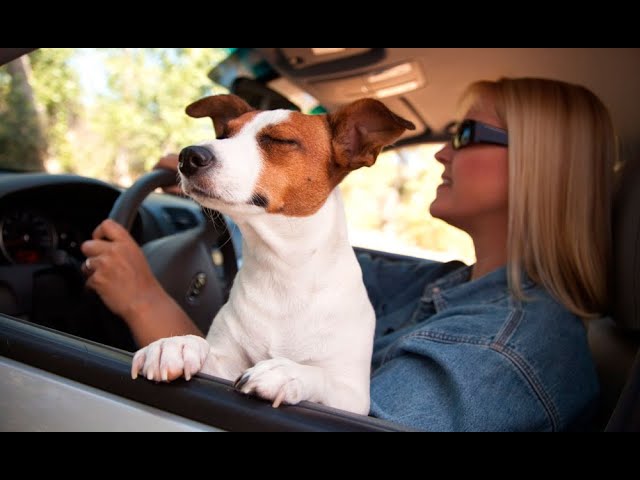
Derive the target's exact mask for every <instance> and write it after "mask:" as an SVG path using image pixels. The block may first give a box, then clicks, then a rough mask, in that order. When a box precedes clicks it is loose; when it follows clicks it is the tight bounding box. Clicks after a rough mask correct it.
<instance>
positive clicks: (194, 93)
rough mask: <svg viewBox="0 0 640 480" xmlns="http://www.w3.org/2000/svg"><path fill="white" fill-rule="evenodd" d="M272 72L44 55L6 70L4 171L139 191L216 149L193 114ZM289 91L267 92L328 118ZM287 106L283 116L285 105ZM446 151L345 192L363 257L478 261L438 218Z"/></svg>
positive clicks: (140, 51)
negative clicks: (378, 253)
mask: <svg viewBox="0 0 640 480" xmlns="http://www.w3.org/2000/svg"><path fill="white" fill-rule="evenodd" d="M230 55H232V56H230ZM227 59H228V60H227ZM225 60H227V61H225ZM221 62H223V63H221ZM247 65H249V68H248V70H247V68H246V66H247ZM215 67H217V68H215ZM265 68H266V67H265V66H264V64H263V63H260V62H259V61H258V60H256V59H255V58H254V57H253V53H252V52H251V49H233V48H169V49H155V48H127V49H39V50H36V51H34V52H32V53H30V54H29V55H24V56H22V57H21V58H19V59H17V60H14V61H13V62H11V63H9V64H7V65H5V66H3V67H0V170H5V171H7V170H8V171H24V172H26V171H47V172H49V173H75V174H79V175H84V176H88V177H93V178H98V179H101V180H104V181H107V182H109V183H112V184H117V185H121V186H124V187H126V186H129V185H131V184H132V183H133V182H134V181H135V180H136V179H137V178H138V177H139V176H140V175H142V174H143V173H145V172H147V171H149V169H150V168H151V167H152V166H153V165H154V164H155V163H156V162H157V161H158V159H159V158H160V157H161V156H163V155H165V154H166V153H170V152H178V151H180V149H181V148H182V147H184V146H185V145H191V144H193V143H197V142H199V141H203V140H206V139H210V138H211V137H212V135H213V130H212V126H211V121H210V120H209V119H208V118H202V119H193V118H190V117H188V116H187V115H185V113H184V108H185V106H186V105H188V104H190V103H191V102H193V101H194V100H195V99H198V98H201V97H203V96H206V95H213V94H218V93H227V91H228V90H227V87H229V86H230V85H231V83H232V81H233V78H235V76H237V75H242V76H248V75H254V76H255V77H258V78H262V77H266V78H269V75H270V72H268V71H266V70H265ZM212 79H213V80H212ZM214 80H215V81H214ZM283 80H284V79H283V78H275V79H273V80H272V81H270V82H269V87H270V88H272V89H274V90H276V91H280V92H282V94H283V95H285V96H286V97H287V98H288V99H291V100H292V101H293V102H295V104H296V105H297V106H299V107H300V108H301V109H302V111H304V112H305V113H319V112H322V111H323V109H322V108H321V106H319V105H318V104H317V101H316V100H315V99H314V98H313V97H311V96H310V95H308V94H307V93H306V92H303V91H302V90H299V89H297V90H296V88H295V86H294V85H291V84H285V83H283ZM218 82H219V83H218ZM249 87H251V84H249ZM245 93H247V94H248V95H251V94H253V93H254V92H252V91H248V92H245ZM258 93H260V92H259V91H258ZM270 97H273V94H272V93H271V94H270ZM263 100H264V98H263ZM278 102H279V103H278V106H275V107H273V108H283V107H282V103H283V102H286V100H278ZM285 108H286V107H285ZM439 148H440V146H439V145H433V144H431V145H427V144H425V145H418V146H415V147H408V148H402V149H397V150H392V151H389V152H385V153H383V154H382V155H381V156H380V157H379V159H378V161H377V162H376V165H375V167H374V168H371V169H368V168H367V169H362V170H360V171H357V172H354V173H353V174H351V175H349V176H348V177H347V179H346V180H345V181H344V182H343V183H342V185H341V188H342V191H343V195H344V198H345V205H346V210H347V217H348V219H349V225H350V236H351V240H352V243H353V244H354V245H359V246H364V247H368V248H373V249H380V250H386V251H395V252H397V253H403V254H407V255H413V256H420V257H427V258H431V259H438V260H448V259H450V258H462V259H464V260H466V261H467V262H471V261H473V256H474V253H473V248H472V245H471V242H470V240H469V238H468V236H467V235H466V234H464V233H463V232H461V231H459V230H456V229H454V228H453V227H450V226H448V225H446V224H445V223H444V222H441V221H439V220H436V219H433V218H431V217H430V216H429V213H428V212H429V204H430V203H431V201H432V200H433V198H434V197H435V192H436V187H437V185H438V184H439V183H440V182H441V178H440V176H441V174H442V166H441V165H440V164H439V163H438V162H437V161H436V160H435V159H434V157H433V155H434V152H435V151H436V150H438V149H439Z"/></svg>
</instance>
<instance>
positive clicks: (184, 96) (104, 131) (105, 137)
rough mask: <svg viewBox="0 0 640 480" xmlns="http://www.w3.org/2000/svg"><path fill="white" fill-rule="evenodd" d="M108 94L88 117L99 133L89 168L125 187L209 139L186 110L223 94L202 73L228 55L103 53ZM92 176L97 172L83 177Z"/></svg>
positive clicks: (205, 126) (208, 131)
mask: <svg viewBox="0 0 640 480" xmlns="http://www.w3.org/2000/svg"><path fill="white" fill-rule="evenodd" d="M104 53H105V55H106V66H107V75H108V91H107V92H105V93H104V94H103V95H101V96H100V97H99V98H98V100H97V102H96V104H95V106H94V107H93V108H92V114H91V116H90V125H91V129H92V130H93V131H95V132H97V133H99V136H100V139H101V141H102V145H101V146H100V150H97V149H95V148H94V149H92V153H93V155H96V156H97V157H99V158H96V162H94V166H95V167H96V168H100V169H103V170H104V171H105V173H106V176H107V177H109V178H111V179H113V180H114V181H116V182H118V183H124V184H127V183H129V182H130V181H131V180H132V179H133V178H135V177H136V176H138V175H140V174H141V173H143V172H145V171H147V170H148V169H149V168H150V167H151V166H152V165H153V164H154V163H155V162H156V161H157V159H158V158H159V157H160V156H161V155H162V154H164V153H166V152H169V151H173V152H175V151H178V150H179V149H180V148H182V147H183V146H185V145H189V144H192V143H194V142H196V141H200V140H202V139H203V138H206V137H207V136H209V137H211V136H212V135H213V130H212V128H211V122H210V121H208V120H206V119H205V120H194V119H192V118H189V117H188V116H187V115H186V114H185V113H184V109H185V107H186V106H187V105H188V104H190V103H191V102H193V101H195V100H197V99H198V98H200V97H202V96H205V95H211V94H214V93H223V92H224V90H223V89H222V88H221V87H216V85H215V84H214V83H213V82H212V81H211V80H210V79H209V78H208V77H207V72H208V71H209V70H210V69H211V68H212V67H213V66H214V65H216V64H217V63H218V62H219V61H220V60H222V59H223V58H225V56H226V55H227V53H226V52H225V51H224V49H214V48H210V49H204V48H202V49H194V48H172V49H152V48H135V49H108V50H105V52H104ZM88 173H91V174H94V175H95V174H97V172H95V171H94V172H88Z"/></svg>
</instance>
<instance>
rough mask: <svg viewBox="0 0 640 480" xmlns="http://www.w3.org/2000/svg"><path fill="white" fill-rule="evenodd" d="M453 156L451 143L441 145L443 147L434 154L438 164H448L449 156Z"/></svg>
mask: <svg viewBox="0 0 640 480" xmlns="http://www.w3.org/2000/svg"><path fill="white" fill-rule="evenodd" d="M452 155H453V147H452V146H451V142H447V143H445V144H444V145H443V147H442V148H441V149H440V150H438V151H437V152H436V154H435V155H434V156H435V157H436V160H437V161H439V162H440V163H449V162H450V161H451V156H452Z"/></svg>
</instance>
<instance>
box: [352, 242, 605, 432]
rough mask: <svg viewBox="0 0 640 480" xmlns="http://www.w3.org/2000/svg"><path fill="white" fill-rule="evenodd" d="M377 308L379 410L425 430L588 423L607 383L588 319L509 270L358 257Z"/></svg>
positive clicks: (374, 410) (374, 389) (375, 399)
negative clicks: (520, 295) (514, 289)
mask: <svg viewBox="0 0 640 480" xmlns="http://www.w3.org/2000/svg"><path fill="white" fill-rule="evenodd" d="M358 259H359V261H360V264H361V266H362V269H363V276H364V279H365V284H366V286H367V291H368V293H369V297H370V299H371V301H372V303H373V306H374V309H375V311H376V317H377V321H376V332H375V343H374V351H373V361H372V377H371V412H370V413H371V415H373V416H376V417H380V418H384V419H387V420H391V421H393V422H397V423H400V424H404V425H408V426H410V427H414V428H416V429H420V430H435V431H468V430H508V431H532V430H541V431H558V430H569V429H576V428H577V429H579V428H584V427H585V426H586V425H587V423H588V421H589V420H590V417H591V415H592V413H593V412H594V408H595V405H596V399H597V396H598V388H599V387H598V380H597V376H596V371H595V367H594V364H593V360H592V358H591V354H590V352H589V347H588V344H587V337H586V330H585V328H584V325H583V323H582V321H581V320H580V319H579V318H578V317H576V316H575V315H574V314H572V313H571V312H569V311H568V310H567V309H566V308H565V307H563V306H562V305H561V304H559V303H558V302H557V301H555V300H554V299H553V298H552V297H551V296H550V295H549V294H548V293H547V292H546V291H545V290H544V289H542V288H541V287H539V286H537V285H536V284H534V283H533V282H532V281H530V280H528V279H525V281H524V282H523V287H524V293H525V296H526V297H527V298H526V300H525V301H518V300H516V299H514V298H513V297H512V296H510V295H509V292H508V288H507V275H506V268H505V267H502V268H499V269H497V270H495V271H493V272H491V273H489V274H487V275H485V276H483V277H482V278H479V279H476V280H474V281H469V279H470V275H471V267H468V266H466V265H464V264H462V263H460V262H449V263H439V262H430V261H421V260H404V259H403V260H395V259H393V260H390V259H385V258H380V257H377V258H373V257H372V256H370V255H369V254H363V253H361V254H359V255H358Z"/></svg>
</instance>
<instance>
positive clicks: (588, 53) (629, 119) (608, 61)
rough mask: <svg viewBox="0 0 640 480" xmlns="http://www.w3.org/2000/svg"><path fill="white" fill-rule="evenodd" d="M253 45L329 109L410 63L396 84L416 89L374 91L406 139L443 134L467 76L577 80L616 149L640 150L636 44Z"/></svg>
mask: <svg viewBox="0 0 640 480" xmlns="http://www.w3.org/2000/svg"><path fill="white" fill-rule="evenodd" d="M259 50H260V51H261V53H262V54H263V55H264V56H265V57H266V58H267V60H268V61H269V62H270V63H271V64H272V65H273V66H274V67H275V68H276V70H278V72H279V73H280V74H281V75H283V76H284V77H287V78H288V79H289V80H292V81H293V82H294V83H296V84H298V85H299V86H300V87H302V88H303V89H305V90H306V91H308V92H309V93H311V94H312V95H313V96H314V97H316V98H317V99H318V100H319V101H320V103H321V104H322V105H324V106H325V107H327V108H328V109H329V110H332V109H334V108H336V107H338V106H339V105H340V104H342V103H346V102H347V101H350V100H355V99H356V98H358V97H364V96H375V95H376V89H375V88H367V86H366V84H367V81H368V80H367V79H371V78H376V79H377V78H384V75H382V76H380V75H379V74H380V73H384V72H386V71H388V69H389V68H391V67H394V66H396V67H397V66H399V65H403V64H406V63H407V62H408V63H410V64H411V65H412V68H411V70H412V72H411V73H410V74H409V76H410V77H411V78H410V79H409V80H410V82H407V77H406V76H403V75H404V73H406V70H407V68H408V67H405V68H404V70H403V71H400V72H399V73H400V75H399V77H398V82H397V83H403V84H407V83H411V82H414V83H413V84H412V85H413V86H417V88H416V89H414V90H412V91H407V92H406V93H400V94H397V95H393V96H389V97H386V98H381V100H382V101H384V102H385V103H386V104H387V105H388V106H389V107H390V108H391V109H392V110H393V111H395V112H396V113H398V114H399V115H402V116H404V117H405V118H408V119H409V120H411V121H413V122H414V123H415V124H416V126H417V127H418V129H417V131H415V132H410V133H408V134H407V137H406V138H405V140H409V138H408V136H409V135H417V136H420V137H421V140H425V139H426V140H428V139H431V140H438V139H442V138H445V135H446V129H447V127H448V126H449V125H450V124H451V122H452V121H454V120H455V119H456V115H457V114H458V112H457V100H458V98H459V97H460V95H461V93H462V92H463V90H464V88H465V87H466V86H467V85H468V84H469V83H471V82H473V81H475V80H480V79H488V80H492V79H498V78H500V77H522V76H533V77H547V78H553V79H559V80H564V81H567V82H571V83H577V84H581V85H584V86H586V87H588V88H589V89H591V90H593V91H594V92H595V93H596V94H597V95H598V96H599V97H600V98H601V99H602V100H603V101H604V102H605V104H606V105H607V106H608V107H609V109H610V111H611V113H612V116H613V120H614V123H615V125H616V128H617V130H618V133H619V134H620V136H621V139H622V147H623V153H626V155H638V156H640V148H638V147H639V146H640V122H639V118H638V117H639V115H638V109H639V107H640V49H638V48H384V49H367V48H358V49H300V48H294V49H277V48H263V49H259ZM314 50H315V53H314ZM318 51H320V52H321V53H322V55H318V54H317V53H318ZM327 52H328V53H327ZM332 52H333V53H332ZM400 70H402V69H400ZM376 75H378V76H377V77H376ZM389 82H391V83H389ZM392 84H393V81H392V80H389V79H386V80H384V81H382V82H380V85H381V86H382V87H384V88H388V87H389V85H391V86H393V85H392ZM358 85H360V86H359V87H358ZM400 88H401V89H402V87H400ZM391 91H392V90H391Z"/></svg>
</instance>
